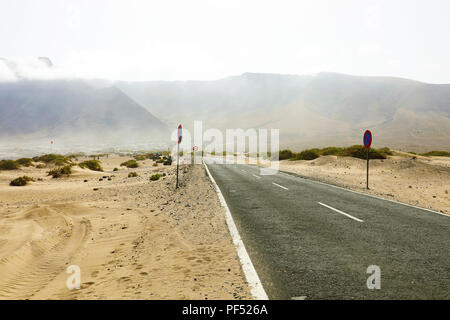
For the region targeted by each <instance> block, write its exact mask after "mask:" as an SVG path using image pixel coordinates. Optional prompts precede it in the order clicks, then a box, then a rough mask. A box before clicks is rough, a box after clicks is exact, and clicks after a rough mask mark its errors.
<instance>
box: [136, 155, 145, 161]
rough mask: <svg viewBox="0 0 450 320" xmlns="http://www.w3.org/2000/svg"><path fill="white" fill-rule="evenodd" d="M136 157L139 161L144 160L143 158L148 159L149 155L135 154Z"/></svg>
mask: <svg viewBox="0 0 450 320" xmlns="http://www.w3.org/2000/svg"><path fill="white" fill-rule="evenodd" d="M134 158H135V159H136V160H137V161H143V160H146V159H147V157H146V156H145V155H143V154H139V155H136V156H134Z"/></svg>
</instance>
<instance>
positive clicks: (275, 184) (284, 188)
mask: <svg viewBox="0 0 450 320" xmlns="http://www.w3.org/2000/svg"><path fill="white" fill-rule="evenodd" d="M272 184H274V185H276V186H277V187H280V188H282V189H284V190H289V189H288V188H286V187H283V186H280V185H279V184H278V183H275V182H272Z"/></svg>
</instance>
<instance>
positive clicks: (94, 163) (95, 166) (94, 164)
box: [78, 160, 103, 171]
mask: <svg viewBox="0 0 450 320" xmlns="http://www.w3.org/2000/svg"><path fill="white" fill-rule="evenodd" d="M78 166H79V167H80V168H82V169H84V168H88V169H90V170H93V171H103V168H102V166H101V165H100V161H98V160H87V161H83V162H81V163H79V164H78Z"/></svg>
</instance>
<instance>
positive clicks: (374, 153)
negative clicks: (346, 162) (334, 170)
mask: <svg viewBox="0 0 450 320" xmlns="http://www.w3.org/2000/svg"><path fill="white" fill-rule="evenodd" d="M369 150H370V151H369V159H386V156H385V155H384V154H383V153H381V152H380V151H378V150H377V149H374V148H370V149H369ZM339 155H340V156H347V157H354V158H359V159H366V158H367V149H366V148H364V146H363V145H354V146H351V147H348V148H344V149H343V150H342V152H341V153H340V154H339Z"/></svg>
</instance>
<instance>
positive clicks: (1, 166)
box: [0, 160, 20, 170]
mask: <svg viewBox="0 0 450 320" xmlns="http://www.w3.org/2000/svg"><path fill="white" fill-rule="evenodd" d="M19 168H20V164H19V162H17V161H16V160H1V161H0V170H17V169H19Z"/></svg>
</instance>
